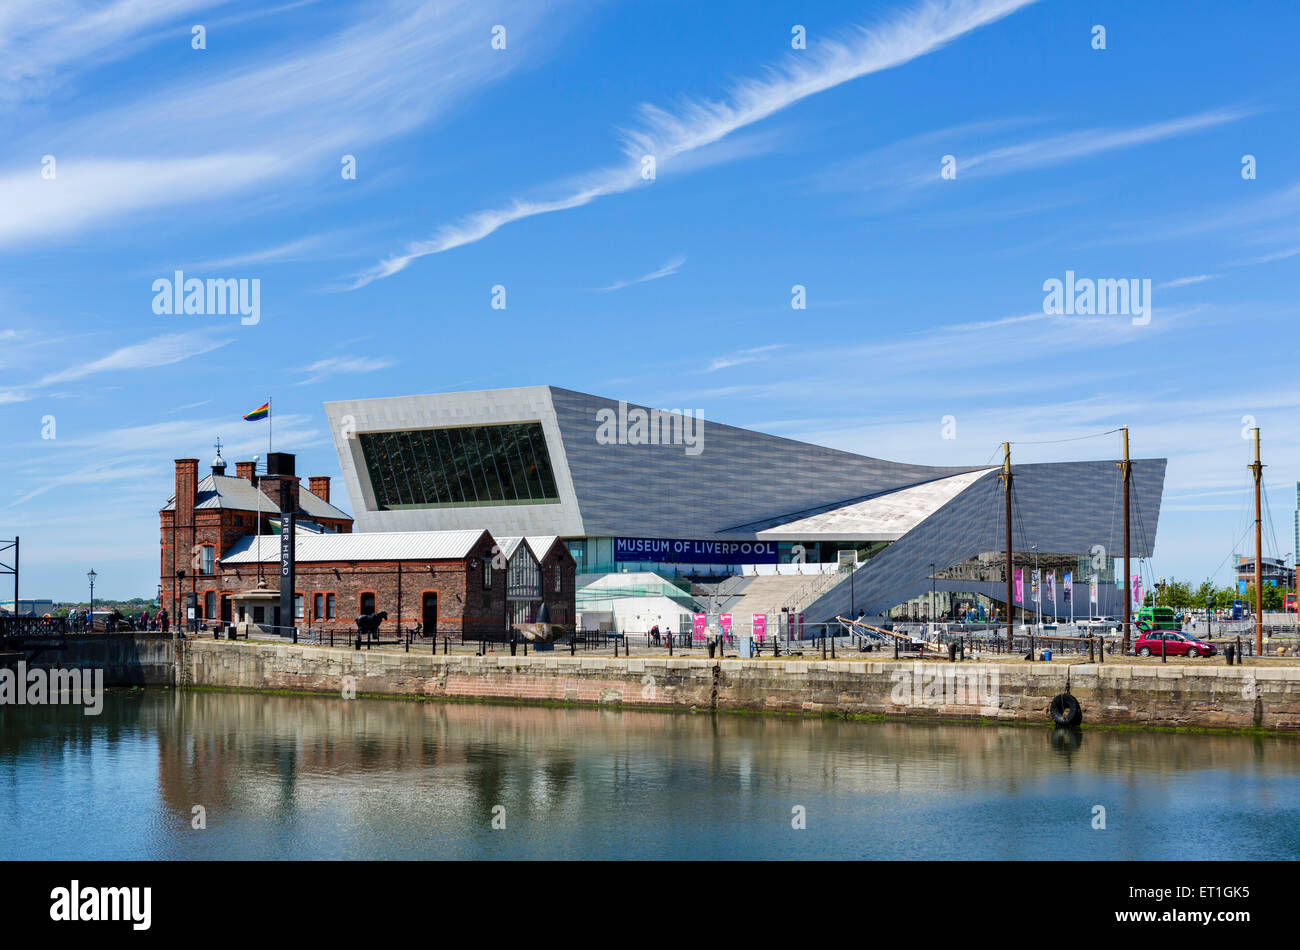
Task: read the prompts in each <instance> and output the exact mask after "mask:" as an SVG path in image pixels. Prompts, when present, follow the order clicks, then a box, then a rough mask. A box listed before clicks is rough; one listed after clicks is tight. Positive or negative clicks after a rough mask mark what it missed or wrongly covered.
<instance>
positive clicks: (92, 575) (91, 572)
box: [14, 567, 99, 633]
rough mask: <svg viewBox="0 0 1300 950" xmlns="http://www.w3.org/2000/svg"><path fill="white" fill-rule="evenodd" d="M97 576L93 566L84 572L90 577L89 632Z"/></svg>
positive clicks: (92, 623) (92, 615)
mask: <svg viewBox="0 0 1300 950" xmlns="http://www.w3.org/2000/svg"><path fill="white" fill-rule="evenodd" d="M98 576H99V575H98V574H96V573H95V569H94V568H93V567H92V568H91V569H90V570H89V571H87V572H86V577H87V578H89V579H90V613H89V614H88V615H87V616H86V620H87V623H88V629H89V630H90V632H91V633H94V632H95V578H96V577H98ZM14 606H15V607H16V606H17V605H16V604H15V605H14Z"/></svg>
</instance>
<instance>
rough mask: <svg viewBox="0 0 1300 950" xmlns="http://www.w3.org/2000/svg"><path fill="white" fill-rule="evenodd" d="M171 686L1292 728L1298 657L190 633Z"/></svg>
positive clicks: (1298, 701)
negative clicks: (569, 648)
mask: <svg viewBox="0 0 1300 950" xmlns="http://www.w3.org/2000/svg"><path fill="white" fill-rule="evenodd" d="M175 648H176V656H175V673H174V678H173V682H174V683H175V684H176V685H180V686H197V687H217V688H233V689H261V690H294V691H308V692H322V693H333V694H336V695H338V694H340V693H342V692H343V691H344V690H355V692H356V693H357V694H372V695H391V696H410V697H427V698H444V699H476V700H497V701H509V702H553V703H577V704H589V705H603V706H622V707H644V708H659V709H663V708H671V709H680V710H687V709H692V708H694V709H697V710H709V709H721V710H748V711H767V712H781V713H801V714H822V713H831V714H859V715H885V716H898V717H921V718H955V719H988V720H998V721H1025V722H1034V723H1046V722H1048V721H1049V718H1048V715H1047V712H1046V710H1047V706H1048V704H1049V703H1050V702H1051V699H1052V697H1053V696H1055V695H1056V694H1057V693H1060V692H1062V691H1064V689H1065V688H1066V684H1067V677H1068V680H1069V687H1070V691H1071V693H1072V694H1073V695H1074V696H1075V697H1076V698H1077V699H1078V700H1079V702H1080V703H1081V704H1082V705H1083V709H1084V724H1085V725H1088V724H1094V725H1095V724H1114V725H1129V726H1161V727H1189V728H1209V729H1250V728H1262V729H1266V730H1276V731H1286V732H1300V668H1297V667H1280V666H1279V667H1268V666H1258V667H1253V666H1245V667H1242V666H1232V667H1229V666H1225V665H1221V664H1220V665H1211V662H1210V661H1197V662H1192V663H1178V664H1168V665H1161V664H1159V663H1154V664H1123V663H1105V664H1074V665H1069V666H1067V665H1066V664H1065V663H1061V662H1052V663H1023V664H1014V663H1001V664H980V663H974V662H965V663H956V664H951V663H943V662H927V663H915V662H869V661H856V660H849V661H846V660H840V661H827V662H821V661H812V660H803V659H791V660H721V661H715V660H709V659H705V658H668V657H659V658H650V657H646V658H641V657H631V658H626V657H625V658H619V659H613V658H589V657H581V656H577V657H573V656H568V655H565V654H563V653H550V654H547V653H543V654H536V653H534V654H533V655H531V656H527V657H524V656H513V657H512V656H508V655H506V656H485V657H475V656H450V657H448V656H431V655H429V654H415V653H410V654H407V653H381V652H378V651H374V652H370V651H351V650H337V649H328V648H322V647H310V646H291V645H264V644H250V643H238V642H234V643H232V642H230V641H224V640H223V641H211V640H197V639H188V640H184V641H175Z"/></svg>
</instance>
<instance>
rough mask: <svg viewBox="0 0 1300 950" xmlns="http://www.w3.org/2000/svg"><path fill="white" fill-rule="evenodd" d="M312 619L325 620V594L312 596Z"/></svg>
mask: <svg viewBox="0 0 1300 950" xmlns="http://www.w3.org/2000/svg"><path fill="white" fill-rule="evenodd" d="M311 619H312V620H324V619H325V595H324V594H312V596H311Z"/></svg>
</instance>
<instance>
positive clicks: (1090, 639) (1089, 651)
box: [1088, 637, 1093, 663]
mask: <svg viewBox="0 0 1300 950" xmlns="http://www.w3.org/2000/svg"><path fill="white" fill-rule="evenodd" d="M1088 662H1089V663H1091V662H1093V652H1092V637H1089V638H1088Z"/></svg>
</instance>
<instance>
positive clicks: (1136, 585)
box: [1133, 574, 1142, 607]
mask: <svg viewBox="0 0 1300 950" xmlns="http://www.w3.org/2000/svg"><path fill="white" fill-rule="evenodd" d="M1133 606H1134V607H1141V606H1142V575H1141V574H1134V575H1133Z"/></svg>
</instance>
